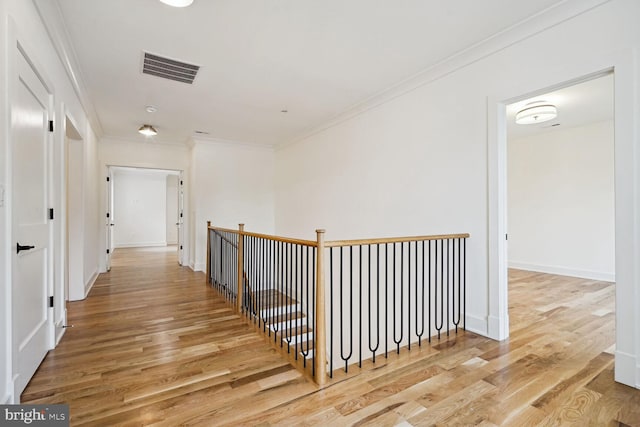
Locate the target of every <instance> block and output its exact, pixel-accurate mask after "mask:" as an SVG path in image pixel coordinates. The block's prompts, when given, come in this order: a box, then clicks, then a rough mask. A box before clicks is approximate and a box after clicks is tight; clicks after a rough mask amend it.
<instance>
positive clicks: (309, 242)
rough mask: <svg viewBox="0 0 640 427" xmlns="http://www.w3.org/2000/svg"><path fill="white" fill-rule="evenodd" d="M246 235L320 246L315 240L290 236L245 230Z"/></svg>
mask: <svg viewBox="0 0 640 427" xmlns="http://www.w3.org/2000/svg"><path fill="white" fill-rule="evenodd" d="M244 235H245V236H250V237H259V238H262V239H268V240H273V241H276V242H283V243H292V244H294V245H302V246H313V247H317V246H318V242H314V241H313V240H303V239H292V238H290V237H280V236H271V235H268V234H260V233H250V232H245V233H244Z"/></svg>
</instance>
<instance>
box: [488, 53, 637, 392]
mask: <svg viewBox="0 0 640 427" xmlns="http://www.w3.org/2000/svg"><path fill="white" fill-rule="evenodd" d="M636 58H637V51H636V50H626V51H619V50H617V51H613V52H611V53H610V54H608V55H604V56H601V57H593V58H585V59H584V60H583V61H582V62H581V63H580V64H575V65H576V67H574V68H573V69H572V70H571V71H567V73H566V74H565V75H564V79H563V78H562V77H563V76H560V77H558V78H557V80H556V82H560V83H557V84H555V85H554V86H553V87H559V86H569V85H571V84H573V83H575V82H576V81H583V80H584V78H585V76H587V77H589V76H597V75H599V74H602V73H603V72H606V71H608V70H611V69H613V70H614V79H615V88H614V90H615V97H614V99H615V101H614V102H615V112H616V113H615V117H614V127H615V143H614V145H615V195H616V197H615V205H616V209H615V225H616V227H615V230H616V231H615V233H616V236H615V248H616V267H615V277H616V348H617V349H618V350H617V353H616V354H617V355H618V354H620V355H625V354H627V355H630V356H631V357H636V356H634V355H637V354H640V307H639V304H638V292H639V291H640V290H639V289H638V283H639V281H640V266H639V265H638V263H637V259H638V252H639V251H640V218H639V215H638V209H640V206H639V202H640V186H639V185H638V176H639V174H640V151H639V150H635V149H634V147H635V145H636V144H637V142H638V126H639V125H640V121H639V120H638V119H637V117H638V108H639V104H638V101H637V99H638V96H639V93H640V92H639V90H640V89H639V87H638V65H637V62H636ZM578 75H582V77H580V78H578V79H576V78H575V76H578ZM532 90H533V91H534V92H531V93H528V94H513V93H512V94H509V93H503V94H501V95H502V96H490V97H489V105H488V117H487V118H488V122H487V125H488V171H489V175H488V177H489V180H488V188H489V194H488V209H489V216H488V238H489V257H488V270H489V318H491V317H492V316H495V317H497V318H498V319H500V321H498V322H489V326H490V330H489V336H490V337H493V336H494V334H496V333H497V334H499V335H500V336H504V337H506V336H508V326H509V325H508V321H507V320H508V302H507V295H508V292H507V279H506V278H505V275H506V271H507V265H508V262H507V258H506V253H505V252H504V251H503V250H502V249H501V247H500V241H502V242H503V243H504V232H505V230H506V216H505V211H504V202H505V200H506V193H504V192H503V189H502V187H501V185H500V179H499V177H498V175H499V174H501V173H504V171H501V170H500V168H499V164H500V163H499V161H498V158H499V157H501V156H504V155H505V154H506V129H505V126H504V119H505V109H506V105H507V104H508V103H511V102H515V101H517V100H519V99H524V98H526V97H529V96H531V95H532V94H534V93H535V94H541V93H545V92H546V91H549V87H547V88H543V89H541V88H538V89H535V88H533V89H532ZM496 302H497V305H496ZM492 325H493V326H492ZM492 327H493V328H498V330H492V329H491V328H492ZM502 328H506V329H502ZM502 332H506V335H502ZM618 360H620V361H621V363H620V365H618V363H617V362H618ZM624 363H627V362H625V361H624V357H622V356H617V357H616V365H615V376H616V381H618V382H621V383H623V384H626V385H629V386H631V387H635V386H636V385H637V384H638V383H640V380H639V378H640V376H639V375H640V373H639V372H638V371H637V369H636V367H635V365H634V364H631V366H632V368H629V367H628V366H626V365H623V364H624ZM629 363H630V362H629Z"/></svg>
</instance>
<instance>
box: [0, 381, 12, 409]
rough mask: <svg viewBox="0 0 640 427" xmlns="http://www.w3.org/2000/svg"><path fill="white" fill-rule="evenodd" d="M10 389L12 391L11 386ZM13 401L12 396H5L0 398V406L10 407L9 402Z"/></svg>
mask: <svg viewBox="0 0 640 427" xmlns="http://www.w3.org/2000/svg"><path fill="white" fill-rule="evenodd" d="M11 389H13V386H11ZM12 399H13V396H11V395H10V394H5V395H4V396H2V400H0V402H2V403H0V404H2V405H10V404H11V401H12Z"/></svg>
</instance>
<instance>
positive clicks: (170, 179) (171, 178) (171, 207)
mask: <svg viewBox="0 0 640 427" xmlns="http://www.w3.org/2000/svg"><path fill="white" fill-rule="evenodd" d="M178 180H179V177H178V176H177V175H167V183H166V187H167V189H166V198H167V245H175V244H177V243H178V227H177V226H176V223H177V222H178Z"/></svg>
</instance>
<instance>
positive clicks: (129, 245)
mask: <svg viewBox="0 0 640 427" xmlns="http://www.w3.org/2000/svg"><path fill="white" fill-rule="evenodd" d="M156 246H167V242H165V241H164V240H163V241H162V242H133V243H118V244H117V245H115V246H114V247H115V248H116V249H117V248H150V247H156Z"/></svg>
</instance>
